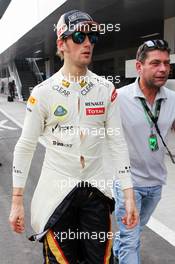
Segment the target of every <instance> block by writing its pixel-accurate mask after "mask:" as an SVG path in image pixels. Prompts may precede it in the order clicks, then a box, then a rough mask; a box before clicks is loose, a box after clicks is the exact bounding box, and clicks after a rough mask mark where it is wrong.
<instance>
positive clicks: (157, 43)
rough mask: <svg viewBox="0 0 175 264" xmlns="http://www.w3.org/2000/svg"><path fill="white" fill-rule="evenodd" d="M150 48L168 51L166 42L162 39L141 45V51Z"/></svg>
mask: <svg viewBox="0 0 175 264" xmlns="http://www.w3.org/2000/svg"><path fill="white" fill-rule="evenodd" d="M151 48H155V49H165V50H168V49H169V47H168V42H167V41H166V40H163V39H154V40H148V41H146V42H145V43H144V45H143V48H142V51H143V50H145V49H151Z"/></svg>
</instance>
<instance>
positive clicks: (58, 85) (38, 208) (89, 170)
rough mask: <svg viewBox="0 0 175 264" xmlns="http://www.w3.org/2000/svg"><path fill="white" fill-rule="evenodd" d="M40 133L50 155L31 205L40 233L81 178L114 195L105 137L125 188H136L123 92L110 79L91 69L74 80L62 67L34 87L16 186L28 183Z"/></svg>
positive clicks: (17, 149)
mask: <svg viewBox="0 0 175 264" xmlns="http://www.w3.org/2000/svg"><path fill="white" fill-rule="evenodd" d="M39 136H42V141H43V142H44V145H45V148H46V154H45V158H44V162H43V166H42V171H41V175H40V178H39V181H38V184H37V187H36V189H35V192H34V196H33V199H32V205H31V222H32V227H33V229H34V230H35V232H36V233H40V232H42V231H43V230H44V227H45V225H46V223H47V221H48V219H49V217H50V216H51V215H52V213H53V212H54V210H55V209H56V208H57V206H59V204H60V203H61V202H62V201H63V199H64V198H65V197H66V196H67V195H68V194H69V193H70V191H71V190H72V189H73V188H74V187H75V186H76V184H77V183H78V182H81V181H84V182H88V183H89V184H91V185H92V186H95V187H97V188H98V189H99V190H100V191H101V192H103V193H104V194H105V195H106V196H108V197H110V198H111V188H112V175H111V179H110V178H109V177H107V176H106V175H104V170H103V145H104V144H103V143H104V137H105V138H106V140H107V145H108V147H109V149H110V154H111V159H112V161H113V165H114V167H115V172H116V174H117V175H118V177H119V178H120V180H121V185H122V188H123V189H126V188H130V187H132V183H131V179H130V171H129V158H128V152H127V147H126V143H125V140H124V137H123V132H122V128H121V123H120V114H119V110H118V104H117V93H116V90H115V88H114V86H113V84H112V83H110V82H109V81H107V80H105V79H104V78H101V77H99V76H97V75H96V74H94V73H92V72H91V71H89V70H88V71H87V74H86V76H85V77H84V79H83V80H82V81H81V82H80V83H75V82H72V83H70V82H69V81H66V80H65V79H64V77H63V76H62V74H61V70H60V71H58V72H57V73H56V74H54V75H53V76H52V77H51V78H49V79H48V80H46V81H44V82H43V83H41V84H39V85H38V86H36V87H35V88H34V89H33V91H32V94H31V96H30V98H29V100H28V104H27V110H26V117H25V121H24V127H23V131H22V134H21V137H20V139H19V141H18V142H17V145H16V147H15V151H14V164H13V186H14V187H22V188H23V187H24V186H25V183H26V179H27V176H28V172H29V168H30V164H31V160H32V157H33V153H34V151H35V148H36V144H37V141H38V138H39ZM111 174H112V173H111ZM102 181H103V182H104V181H105V188H104V184H103V185H102V184H101V182H102Z"/></svg>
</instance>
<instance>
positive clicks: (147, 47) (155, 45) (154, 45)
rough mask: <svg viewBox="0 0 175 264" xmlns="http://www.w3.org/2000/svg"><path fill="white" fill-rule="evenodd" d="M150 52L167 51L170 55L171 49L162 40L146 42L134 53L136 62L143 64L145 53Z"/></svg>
mask: <svg viewBox="0 0 175 264" xmlns="http://www.w3.org/2000/svg"><path fill="white" fill-rule="evenodd" d="M152 50H161V51H167V52H168V54H170V51H171V49H170V48H169V47H168V42H167V41H166V40H163V39H154V40H148V41H146V42H144V43H143V44H142V45H140V46H139V48H138V50H137V53H136V60H138V61H141V62H144V61H145V59H146V57H147V53H148V52H149V51H152Z"/></svg>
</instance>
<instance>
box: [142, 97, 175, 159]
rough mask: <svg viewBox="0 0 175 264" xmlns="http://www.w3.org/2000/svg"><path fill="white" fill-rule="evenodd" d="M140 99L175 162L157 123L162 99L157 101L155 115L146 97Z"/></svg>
mask: <svg viewBox="0 0 175 264" xmlns="http://www.w3.org/2000/svg"><path fill="white" fill-rule="evenodd" d="M139 99H140V101H141V103H142V106H143V109H144V110H145V111H146V113H147V114H148V116H149V117H150V119H151V121H152V122H153V123H154V125H155V128H156V131H157V134H158V135H159V137H160V138H161V140H162V144H163V145H164V147H165V148H166V150H167V151H168V154H169V156H170V159H171V161H172V163H174V164H175V160H174V158H173V155H172V153H171V151H170V150H169V148H168V146H167V145H166V143H165V141H164V140H163V137H162V135H161V133H160V129H159V127H158V124H157V121H158V118H159V114H160V108H161V103H162V99H159V100H158V101H157V104H156V113H155V116H154V115H153V113H152V112H151V110H150V109H149V107H148V106H147V104H146V100H145V98H143V97H139Z"/></svg>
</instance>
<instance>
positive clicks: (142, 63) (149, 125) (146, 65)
mask: <svg viewBox="0 0 175 264" xmlns="http://www.w3.org/2000/svg"><path fill="white" fill-rule="evenodd" d="M169 53H170V49H169V47H168V43H167V42H166V41H164V40H149V41H146V42H145V43H143V44H142V45H141V46H140V47H139V48H138V51H137V55H136V69H137V72H138V75H139V77H138V78H137V79H136V81H135V82H134V83H132V84H130V85H127V86H125V87H122V88H121V89H120V91H119V99H118V100H119V104H120V110H121V117H122V125H123V128H124V132H125V136H126V141H127V143H128V148H129V156H130V162H131V175H132V180H133V185H134V191H135V197H136V204H137V208H138V210H139V213H140V223H139V224H138V225H137V226H136V227H135V228H133V229H130V230H128V229H126V228H125V225H123V223H122V222H121V217H122V215H124V214H125V209H124V201H123V193H122V192H121V189H120V184H119V183H118V182H117V181H116V183H115V186H114V193H115V200H116V208H115V214H116V217H117V223H118V226H119V232H118V234H117V236H116V238H115V242H114V247H113V251H114V255H115V256H116V257H118V259H119V263H120V264H126V263H129V264H139V263H140V262H141V260H140V235H141V231H142V228H143V226H144V225H145V224H146V223H147V222H148V220H149V218H150V216H151V215H152V213H153V211H154V209H155V208H156V206H157V204H158V202H159V200H160V199H161V192H162V185H163V184H165V183H166V177H167V170H166V166H165V151H166V147H165V146H164V143H165V144H166V140H167V135H168V131H169V130H170V129H171V127H172V126H173V122H174V120H175V92H174V91H171V90H169V89H167V88H166V87H165V86H164V84H165V82H166V80H167V78H168V74H169V71H170V57H169ZM155 123H157V125H158V127H157V125H156V124H155ZM159 132H160V134H161V137H162V139H163V141H164V143H163V141H162V139H161V138H160V135H159ZM168 152H169V150H168ZM170 155H171V153H170ZM171 159H172V161H173V157H172V156H171ZM173 162H174V161H173ZM116 263H118V262H117V258H116Z"/></svg>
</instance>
